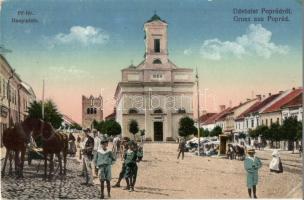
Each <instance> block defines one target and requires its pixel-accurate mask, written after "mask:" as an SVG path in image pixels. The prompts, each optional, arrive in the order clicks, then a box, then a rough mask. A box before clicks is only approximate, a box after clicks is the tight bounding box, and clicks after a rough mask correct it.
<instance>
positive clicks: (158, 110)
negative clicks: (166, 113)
mask: <svg viewBox="0 0 304 200" xmlns="http://www.w3.org/2000/svg"><path fill="white" fill-rule="evenodd" d="M154 113H163V111H162V109H160V108H157V109H155V110H154Z"/></svg>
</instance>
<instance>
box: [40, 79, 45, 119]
mask: <svg viewBox="0 0 304 200" xmlns="http://www.w3.org/2000/svg"><path fill="white" fill-rule="evenodd" d="M41 107H42V120H44V79H43V82H42V101H41Z"/></svg>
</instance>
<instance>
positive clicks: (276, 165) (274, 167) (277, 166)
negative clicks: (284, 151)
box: [269, 149, 283, 173]
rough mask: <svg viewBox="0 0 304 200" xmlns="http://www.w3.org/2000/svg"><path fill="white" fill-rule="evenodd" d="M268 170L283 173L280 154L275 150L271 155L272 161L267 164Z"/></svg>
mask: <svg viewBox="0 0 304 200" xmlns="http://www.w3.org/2000/svg"><path fill="white" fill-rule="evenodd" d="M269 169H270V171H271V172H276V173H282V172H283V165H282V162H281V158H280V153H279V151H278V150H277V149H276V150H274V151H273V153H272V160H271V162H270V164H269Z"/></svg>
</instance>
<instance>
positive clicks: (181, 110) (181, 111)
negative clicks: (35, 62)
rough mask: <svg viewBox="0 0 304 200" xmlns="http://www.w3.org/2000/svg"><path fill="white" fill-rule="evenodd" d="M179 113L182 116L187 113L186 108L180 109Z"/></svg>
mask: <svg viewBox="0 0 304 200" xmlns="http://www.w3.org/2000/svg"><path fill="white" fill-rule="evenodd" d="M177 112H178V113H180V114H182V113H186V110H185V108H179V109H178V111H177Z"/></svg>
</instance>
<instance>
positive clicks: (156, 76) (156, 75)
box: [153, 74, 163, 79]
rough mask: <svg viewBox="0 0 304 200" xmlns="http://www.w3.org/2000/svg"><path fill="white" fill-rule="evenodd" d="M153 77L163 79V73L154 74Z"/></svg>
mask: <svg viewBox="0 0 304 200" xmlns="http://www.w3.org/2000/svg"><path fill="white" fill-rule="evenodd" d="M153 78H156V79H162V78H163V75H162V74H153Z"/></svg>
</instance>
